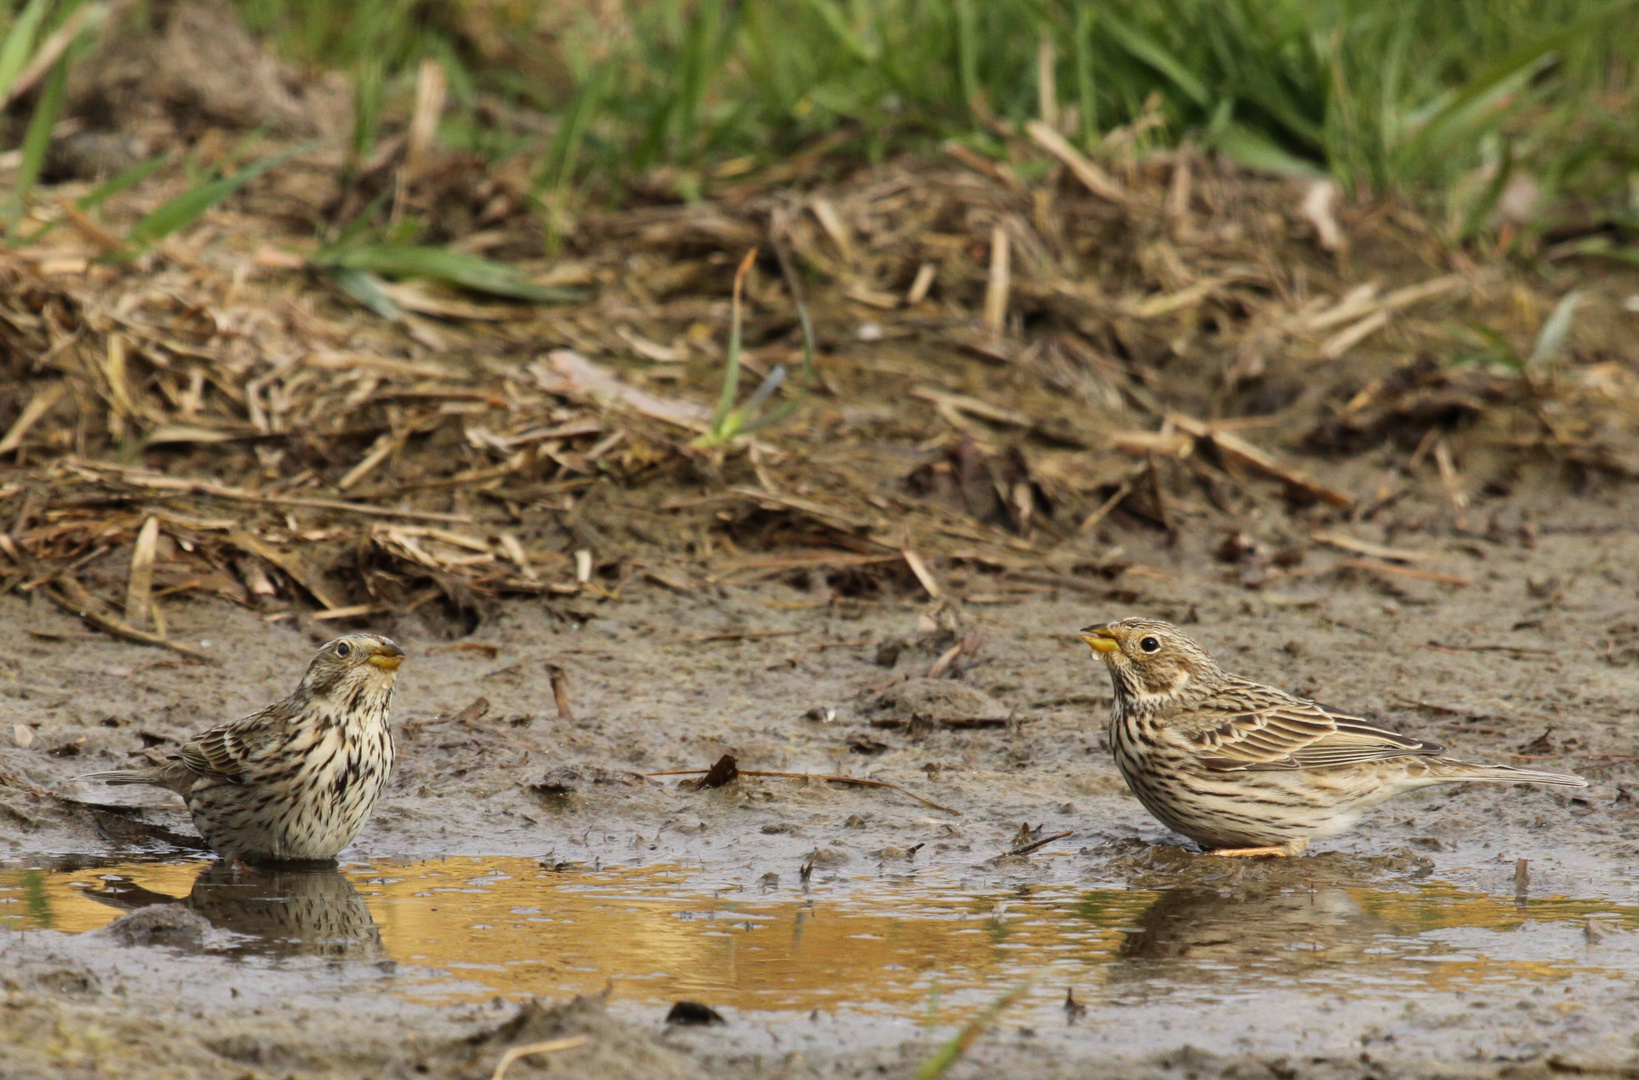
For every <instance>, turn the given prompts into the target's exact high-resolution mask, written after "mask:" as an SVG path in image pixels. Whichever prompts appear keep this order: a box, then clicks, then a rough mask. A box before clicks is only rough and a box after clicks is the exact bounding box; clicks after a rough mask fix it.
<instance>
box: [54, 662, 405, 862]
mask: <svg viewBox="0 0 1639 1080" xmlns="http://www.w3.org/2000/svg"><path fill="white" fill-rule="evenodd" d="M403 660H404V650H402V649H400V648H399V647H398V646H397V645H396V644H394V643H393V642H392V640H391V639H389V638H384V637H379V636H377V635H375V634H348V635H347V636H346V637H339V638H337V639H336V640H334V641H332V642H330V643H329V644H327V645H325V646H324V647H323V648H321V649H320V650H319V652H318V655H316V656H314V657H313V661H312V663H310V664H309V665H308V666H307V674H306V675H304V676H302V681H301V685H300V686H298V687H296V691H295V693H293V694H291V695H290V696H289V697H287V698H285V699H284V700H283V701H280V702H277V703H275V704H273V705H269V706H268V707H267V708H265V709H262V710H261V711H260V712H254V713H251V714H250V715H249V716H247V717H244V718H243V719H240V720H235V721H233V722H232V723H228V724H223V725H222V726H220V727H214V728H211V729H210V730H209V731H206V732H203V733H201V734H199V735H195V736H194V737H193V738H191V739H189V740H188V741H187V742H186V743H184V744H183V745H182V750H181V752H180V753H178V754H176V755H175V756H173V757H171V758H170V759H169V760H168V761H166V763H165V764H163V765H158V766H155V767H154V768H151V769H121V770H116V771H114V772H100V773H90V774H88V775H86V776H82V777H80V779H82V780H101V781H104V782H105V783H109V784H151V785H154V786H156V787H163V788H169V789H170V790H172V791H174V792H176V793H177V794H178V795H181V796H182V798H183V800H184V801H185V802H186V803H187V804H188V810H189V812H190V813H191V814H192V815H193V822H194V826H195V827H196V828H197V829H198V830H199V832H200V835H201V836H203V837H204V838H205V841H206V843H208V844H210V846H211V847H212V848H214V849H215V850H216V852H217V854H219V855H221V856H222V857H223V858H224V859H228V860H230V861H231V860H245V861H247V862H285V861H296V860H308V859H330V858H334V857H335V855H336V853H337V852H338V851H340V850H341V849H342V848H344V847H346V846H347V845H348V844H350V843H352V842H353V837H355V836H357V835H358V833H359V830H360V829H361V828H363V827H364V822H365V819H366V818H368V817H369V816H370V811H371V809H373V808H374V807H375V805H376V798H377V797H378V796H379V795H380V794H381V789H382V788H383V787H384V786H386V783H387V774H388V772H389V771H390V770H391V769H392V767H393V736H392V733H391V732H390V731H389V730H388V728H387V711H388V707H389V706H390V705H391V703H392V699H393V681H394V679H395V677H396V675H397V672H398V666H399V664H400V663H402V662H403Z"/></svg>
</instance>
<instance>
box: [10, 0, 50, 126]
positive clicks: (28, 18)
mask: <svg viewBox="0 0 1639 1080" xmlns="http://www.w3.org/2000/svg"><path fill="white" fill-rule="evenodd" d="M50 6H51V0H29V2H28V5H27V6H26V7H24V8H23V10H22V12H21V13H20V14H18V16H17V19H16V21H14V22H13V23H12V24H11V29H10V30H8V31H7V32H6V40H5V43H4V44H0V102H3V101H5V100H7V97H8V96H9V94H10V93H11V84H12V83H14V82H16V81H17V76H18V74H19V73H21V72H22V70H23V67H24V65H26V64H27V63H28V58H29V57H30V56H31V55H33V53H34V41H35V38H37V37H38V36H39V33H40V23H41V22H42V21H44V20H45V17H46V10H47V9H48V8H49V7H50Z"/></svg>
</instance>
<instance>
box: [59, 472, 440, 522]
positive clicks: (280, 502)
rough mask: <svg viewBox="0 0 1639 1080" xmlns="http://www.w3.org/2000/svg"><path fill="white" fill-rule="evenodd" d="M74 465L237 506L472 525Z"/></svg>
mask: <svg viewBox="0 0 1639 1080" xmlns="http://www.w3.org/2000/svg"><path fill="white" fill-rule="evenodd" d="M76 464H78V465H80V466H81V467H83V468H86V469H90V470H92V471H94V472H104V473H113V474H114V475H116V476H118V477H119V478H120V479H121V480H122V481H124V482H125V483H127V484H132V485H135V486H137V487H145V488H153V489H155V490H158V491H180V492H184V493H186V494H190V495H206V496H209V497H211V498H216V499H232V500H234V501H237V502H250V503H261V504H263V505H269V506H306V507H311V508H313V509H315V510H335V511H338V512H340V513H346V514H362V515H364V516H365V517H388V518H404V519H406V520H408V521H451V522H456V523H458V524H461V525H471V524H472V516H471V515H469V514H436V513H432V512H429V511H422V510H394V509H391V508H389V507H385V506H365V505H362V504H359V503H350V502H343V501H342V500H340V499H309V498H304V497H302V496H299V495H263V494H261V493H259V492H255V491H247V490H246V489H244V488H236V487H230V486H228V485H227V484H217V483H213V482H212V481H209V480H185V479H182V478H180V477H171V476H154V475H152V474H150V473H146V472H144V471H143V470H140V469H128V468H126V467H124V466H122V465H113V464H110V463H108V462H103V461H83V462H77V463H76Z"/></svg>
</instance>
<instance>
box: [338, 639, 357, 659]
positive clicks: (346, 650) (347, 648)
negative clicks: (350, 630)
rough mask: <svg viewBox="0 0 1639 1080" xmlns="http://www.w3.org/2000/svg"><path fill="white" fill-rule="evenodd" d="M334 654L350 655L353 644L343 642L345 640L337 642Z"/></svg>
mask: <svg viewBox="0 0 1639 1080" xmlns="http://www.w3.org/2000/svg"><path fill="white" fill-rule="evenodd" d="M336 655H337V656H351V655H353V646H351V645H349V644H347V642H345V641H339V642H337V643H336Z"/></svg>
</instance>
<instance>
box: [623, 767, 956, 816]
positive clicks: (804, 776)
mask: <svg viewBox="0 0 1639 1080" xmlns="http://www.w3.org/2000/svg"><path fill="white" fill-rule="evenodd" d="M710 771H711V770H710V769H666V770H665V771H663V772H652V773H644V774H643V775H644V776H704V775H705V774H706V773H708V772H710ZM739 775H741V776H763V777H769V778H772V779H776V780H829V781H830V782H831V783H833V784H853V785H855V786H856V787H879V788H892V789H893V790H894V791H897V792H899V793H900V794H901V795H909V796H910V797H911V798H913V799H915V800H916V801H917V802H919V803H921V804H922V805H924V806H931V807H933V808H934V809H935V810H943V811H944V812H945V813H947V814H955V815H956V816H957V817H961V816H962V812H961V811H960V810H955V809H952V808H951V807H948V806H943V805H941V804H939V803H936V802H934V801H933V800H932V799H924V798H923V797H922V796H920V795H918V794H917V793H916V792H914V791H911V790H909V789H907V788H902V787H900V786H899V785H898V784H895V783H892V782H891V781H888V780H864V779H861V778H860V777H857V776H832V775H827V774H824V773H805V772H764V771H762V770H760V769H740V770H739Z"/></svg>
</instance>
